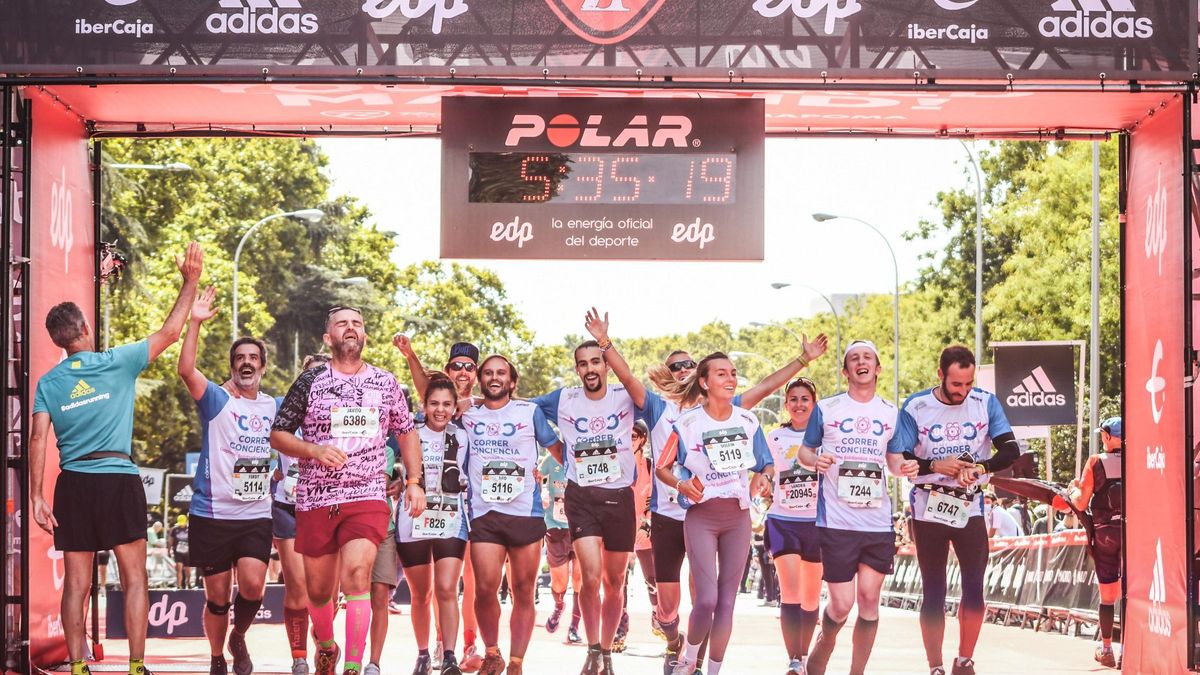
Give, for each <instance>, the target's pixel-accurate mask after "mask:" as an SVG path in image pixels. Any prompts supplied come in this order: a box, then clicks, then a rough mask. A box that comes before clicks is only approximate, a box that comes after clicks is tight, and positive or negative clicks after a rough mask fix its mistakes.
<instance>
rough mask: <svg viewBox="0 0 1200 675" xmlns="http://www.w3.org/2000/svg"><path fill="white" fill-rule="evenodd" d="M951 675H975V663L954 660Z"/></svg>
mask: <svg viewBox="0 0 1200 675" xmlns="http://www.w3.org/2000/svg"><path fill="white" fill-rule="evenodd" d="M950 675H975V661H973V660H971V659H962V658H956V659H954V664H953V665H951V666H950Z"/></svg>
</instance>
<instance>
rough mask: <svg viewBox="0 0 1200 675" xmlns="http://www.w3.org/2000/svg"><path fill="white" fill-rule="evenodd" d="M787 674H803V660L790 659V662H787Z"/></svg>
mask: <svg viewBox="0 0 1200 675" xmlns="http://www.w3.org/2000/svg"><path fill="white" fill-rule="evenodd" d="M787 675H804V660H803V659H792V662H791V663H789V664H788V671H787Z"/></svg>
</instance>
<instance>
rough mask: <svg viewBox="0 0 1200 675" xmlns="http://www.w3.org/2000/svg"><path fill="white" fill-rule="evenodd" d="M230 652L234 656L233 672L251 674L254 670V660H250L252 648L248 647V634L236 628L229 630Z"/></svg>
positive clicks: (238, 674) (241, 674) (243, 674)
mask: <svg viewBox="0 0 1200 675" xmlns="http://www.w3.org/2000/svg"><path fill="white" fill-rule="evenodd" d="M229 654H230V655H231V656H233V672H234V674H235V675H250V673H253V672H254V662H253V661H251V660H250V650H248V649H246V634H245V633H239V632H237V631H236V630H231V631H229Z"/></svg>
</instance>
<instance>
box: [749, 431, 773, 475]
mask: <svg viewBox="0 0 1200 675" xmlns="http://www.w3.org/2000/svg"><path fill="white" fill-rule="evenodd" d="M774 464H775V457H774V456H772V455H771V449H770V448H769V447H767V437H766V436H765V435H764V434H763V430H762V427H759V428H758V429H756V430H755V431H754V468H753V469H752V470H753V471H754V473H762V470H763V469H765V468H767V467H768V466H773V465H774Z"/></svg>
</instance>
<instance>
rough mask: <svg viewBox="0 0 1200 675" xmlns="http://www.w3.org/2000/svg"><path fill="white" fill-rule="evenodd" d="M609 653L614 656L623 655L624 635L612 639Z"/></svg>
mask: <svg viewBox="0 0 1200 675" xmlns="http://www.w3.org/2000/svg"><path fill="white" fill-rule="evenodd" d="M611 651H612V653H614V654H623V653H625V636H624V635H621V636H618V637H614V638H613V643H612V649H611Z"/></svg>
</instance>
